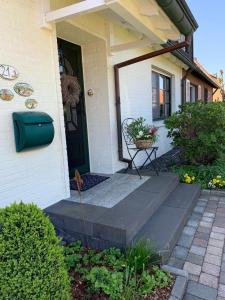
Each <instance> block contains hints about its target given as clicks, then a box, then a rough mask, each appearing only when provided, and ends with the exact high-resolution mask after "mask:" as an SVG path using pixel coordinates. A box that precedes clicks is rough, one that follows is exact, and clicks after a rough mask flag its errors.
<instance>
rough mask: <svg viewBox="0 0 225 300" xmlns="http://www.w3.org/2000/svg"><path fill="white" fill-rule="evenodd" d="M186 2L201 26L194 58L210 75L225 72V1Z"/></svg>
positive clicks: (199, 0)
mask: <svg viewBox="0 0 225 300" xmlns="http://www.w3.org/2000/svg"><path fill="white" fill-rule="evenodd" d="M186 1H187V3H188V5H189V7H190V9H191V11H192V13H193V15H194V16H195V18H196V20H197V22H198V24H199V28H198V29H197V31H196V32H195V44H194V49H195V52H194V56H195V57H197V58H198V60H199V62H200V63H201V64H202V65H203V66H204V67H205V68H206V69H207V70H208V71H209V72H210V73H213V74H215V73H217V72H219V70H220V69H223V70H225V14H224V12H225V1H224V0H186Z"/></svg>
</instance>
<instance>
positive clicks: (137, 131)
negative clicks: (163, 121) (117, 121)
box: [127, 117, 157, 142]
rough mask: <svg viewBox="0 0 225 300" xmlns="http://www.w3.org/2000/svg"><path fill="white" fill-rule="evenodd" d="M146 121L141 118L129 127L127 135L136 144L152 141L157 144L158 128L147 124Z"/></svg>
mask: <svg viewBox="0 0 225 300" xmlns="http://www.w3.org/2000/svg"><path fill="white" fill-rule="evenodd" d="M145 121H146V120H145V119H144V118H142V117H140V118H138V119H136V120H134V121H132V122H131V123H130V124H129V125H127V133H128V134H129V136H130V137H131V139H132V140H133V141H134V142H135V141H136V140H152V142H156V140H157V135H156V133H157V128H156V127H151V126H149V125H147V124H145Z"/></svg>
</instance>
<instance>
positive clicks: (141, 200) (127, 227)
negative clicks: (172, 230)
mask: <svg viewBox="0 0 225 300" xmlns="http://www.w3.org/2000/svg"><path fill="white" fill-rule="evenodd" d="M177 185H178V177H177V176H176V175H174V174H171V173H163V174H160V176H154V177H151V178H150V179H149V180H148V181H146V182H145V183H143V184H142V185H141V186H140V187H139V188H138V189H136V190H135V191H134V192H132V193H131V194H130V195H128V196H127V197H126V198H124V200H122V201H121V202H120V203H118V204H117V205H115V206H114V207H112V208H111V209H109V210H107V211H106V212H105V213H104V214H103V215H102V216H101V217H100V218H98V222H97V224H96V225H95V236H96V237H97V238H99V239H103V240H110V241H112V242H115V243H118V244H120V245H121V246H122V247H124V246H127V245H129V244H130V242H131V241H132V240H133V238H134V237H135V236H136V235H137V233H138V232H139V231H140V229H141V228H142V227H143V226H144V225H145V224H146V223H147V222H148V220H149V218H151V216H152V215H153V214H154V213H155V212H156V211H157V209H158V208H159V207H160V206H161V204H162V203H163V202H164V201H165V200H166V198H167V197H168V196H169V195H170V193H171V192H173V190H174V189H175V188H176V186H177Z"/></svg>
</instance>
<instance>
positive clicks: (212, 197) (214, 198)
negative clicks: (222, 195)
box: [209, 196, 219, 202]
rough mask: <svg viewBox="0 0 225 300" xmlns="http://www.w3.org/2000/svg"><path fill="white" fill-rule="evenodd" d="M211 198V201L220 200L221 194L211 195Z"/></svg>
mask: <svg viewBox="0 0 225 300" xmlns="http://www.w3.org/2000/svg"><path fill="white" fill-rule="evenodd" d="M209 199H210V201H218V200H219V196H210V197H209ZM210 201H209V202H210Z"/></svg>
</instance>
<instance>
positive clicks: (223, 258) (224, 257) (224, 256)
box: [222, 253, 225, 261]
mask: <svg viewBox="0 0 225 300" xmlns="http://www.w3.org/2000/svg"><path fill="white" fill-rule="evenodd" d="M222 260H223V261H225V253H224V254H223V257H222Z"/></svg>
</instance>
